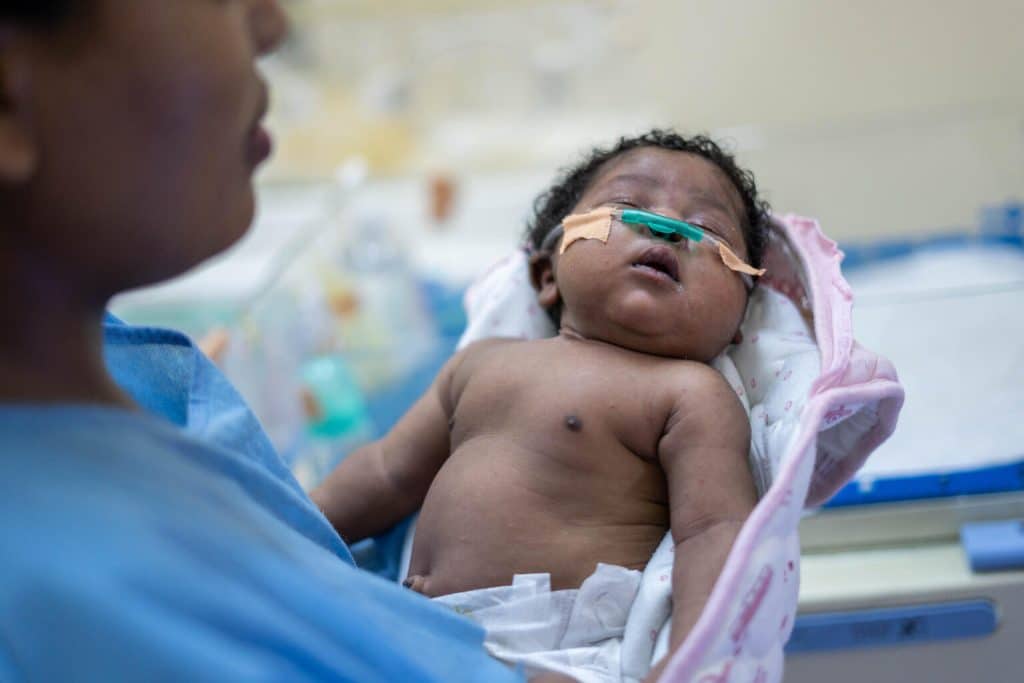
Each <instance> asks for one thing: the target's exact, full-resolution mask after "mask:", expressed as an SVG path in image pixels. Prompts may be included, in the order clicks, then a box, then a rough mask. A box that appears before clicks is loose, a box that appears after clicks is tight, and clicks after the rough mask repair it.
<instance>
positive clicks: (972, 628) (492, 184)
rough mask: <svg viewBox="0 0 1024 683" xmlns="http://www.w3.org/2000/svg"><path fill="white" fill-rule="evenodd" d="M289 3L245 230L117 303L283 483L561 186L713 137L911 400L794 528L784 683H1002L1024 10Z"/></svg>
mask: <svg viewBox="0 0 1024 683" xmlns="http://www.w3.org/2000/svg"><path fill="white" fill-rule="evenodd" d="M285 8H286V11H287V12H288V14H289V15H290V19H291V21H292V27H291V31H290V34H289V36H288V38H287V40H286V42H285V43H284V45H283V46H282V48H281V50H280V51H279V52H278V53H276V54H274V55H272V56H270V57H268V58H266V59H265V60H264V62H263V63H262V65H261V66H262V68H263V70H264V72H265V74H266V76H267V79H268V81H269V82H270V85H271V88H272V91H273V101H272V105H271V109H270V114H269V117H268V128H269V129H270V130H271V131H272V133H273V136H274V141H275V142H274V148H275V151H274V156H273V158H272V160H271V161H270V162H269V163H268V164H267V165H266V166H265V167H264V168H263V169H262V170H261V171H260V174H259V176H258V178H257V188H258V194H259V208H258V215H257V218H256V222H255V224H254V226H253V228H252V229H251V231H250V232H249V233H248V234H247V236H246V237H245V238H244V239H243V240H242V241H241V242H240V243H238V244H237V245H235V246H234V247H233V248H232V249H231V250H229V251H228V252H226V253H224V254H222V255H220V256H218V257H216V258H215V259H214V260H212V261H210V262H207V263H205V264H203V265H201V266H200V267H198V268H197V269H195V270H193V271H191V272H189V273H187V274H185V275H184V276H182V277H179V278H177V279H174V280H172V281H170V282H166V283H163V284H160V285H158V286H154V287H149V288H146V289H143V290H138V291H134V292H130V293H128V294H125V295H122V296H120V297H119V298H117V299H116V300H115V301H114V302H113V305H112V311H113V313H114V314H116V315H117V316H118V317H120V318H122V319H124V320H126V321H127V322H130V323H134V324H150V325H159V326H166V327H173V328H176V329H179V330H182V331H184V332H186V333H187V334H188V335H190V337H192V338H193V339H194V340H196V341H197V343H199V344H200V345H201V347H202V348H203V350H204V351H205V352H206V353H207V354H208V355H209V356H210V357H211V358H212V359H213V360H214V361H215V363H216V364H217V365H218V367H219V368H220V369H221V370H223V371H224V373H225V374H226V375H227V376H228V378H229V379H230V380H231V381H232V382H233V383H234V384H235V386H237V387H238V389H239V390H240V392H241V393H242V395H243V396H244V397H245V399H246V400H247V401H248V402H249V404H250V405H251V406H252V408H253V409H254V412H255V413H256V415H257V416H258V417H259V419H260V421H261V422H262V424H263V426H264V428H265V429H266V431H267V434H268V435H269V436H270V438H271V440H272V442H273V444H274V446H275V447H276V448H277V450H278V451H279V453H280V454H281V457H282V458H283V459H284V461H285V462H286V464H287V465H288V466H289V467H290V468H291V470H292V472H293V473H294V474H295V476H296V477H297V479H298V480H299V482H300V483H301V484H302V486H303V487H305V488H306V489H307V490H311V489H312V488H313V487H315V486H316V485H317V484H319V483H320V482H321V481H323V479H324V477H325V476H326V475H327V473H328V472H330V471H331V470H332V469H333V468H334V467H335V466H336V465H337V464H338V463H340V462H342V461H344V459H345V458H346V456H347V455H349V454H350V453H351V452H352V451H353V450H355V449H356V448H358V447H359V446H361V445H364V444H366V443H369V442H370V441H372V440H374V439H376V438H378V437H380V436H381V435H383V434H385V433H386V432H387V431H388V429H389V428H390V427H392V426H393V425H394V424H395V422H396V421H397V420H398V419H399V417H400V416H401V415H403V414H404V413H405V411H406V410H407V409H408V408H409V407H410V406H411V405H412V404H413V402H414V401H415V400H416V399H417V398H418V397H419V396H420V395H421V394H422V393H423V392H424V391H425V390H426V389H427V387H429V386H430V384H431V382H432V381H433V379H434V377H435V375H436V374H437V372H438V370H439V369H440V368H441V367H442V365H443V364H444V363H445V361H446V360H447V359H448V358H450V357H451V356H452V354H453V353H454V352H455V350H456V347H457V346H458V345H459V341H460V338H462V337H463V335H464V333H465V332H466V329H467V324H468V323H469V317H468V316H469V314H468V313H467V309H466V303H467V301H468V300H469V299H467V291H469V292H472V291H473V289H472V287H473V285H474V283H475V282H476V283H479V282H480V281H481V280H482V279H486V278H487V276H488V274H489V273H492V272H493V271H494V268H495V264H500V263H501V262H502V259H506V258H508V257H509V255H510V254H514V253H516V252H517V250H518V249H519V248H520V247H521V246H522V244H523V240H524V231H525V229H526V225H527V222H528V220H529V219H530V217H531V212H532V210H533V202H534V199H535V198H536V197H537V196H538V195H539V194H540V193H541V192H542V191H544V190H545V189H546V188H547V187H549V186H550V184H551V182H552V180H553V179H554V178H555V177H556V176H557V174H558V172H559V170H560V169H564V168H566V167H569V166H571V165H573V164H576V163H577V162H579V161H580V160H581V159H582V158H584V156H585V155H586V154H587V153H589V151H590V150H591V149H592V148H594V147H596V146H597V147H600V146H608V145H609V144H611V143H614V142H615V141H616V140H617V139H618V138H620V137H622V136H628V135H636V134H639V133H642V132H644V131H647V130H649V129H652V128H667V129H674V130H677V131H679V132H681V133H685V134H697V133H706V134H708V135H710V136H711V137H712V138H714V139H715V140H717V141H719V142H720V143H722V144H723V145H724V146H725V147H726V148H727V149H728V150H729V151H730V152H732V153H734V154H735V155H736V157H737V160H738V162H739V163H740V164H741V165H742V166H743V167H744V168H748V169H750V170H751V171H752V172H753V174H754V176H755V177H756V180H757V184H758V188H759V190H760V191H761V193H762V194H763V196H764V197H765V198H766V199H767V200H768V201H769V202H770V204H771V207H772V209H773V212H774V214H775V216H776V217H777V218H778V220H779V221H780V222H779V223H778V224H779V225H780V226H781V225H784V224H785V225H789V226H791V228H790V230H791V232H790V233H788V234H790V235H791V236H792V235H795V234H798V233H797V232H793V230H797V229H798V228H799V229H801V230H805V232H803V233H799V234H807V233H806V230H810V229H811V228H807V227H806V226H808V225H812V223H811V221H816V222H817V225H818V226H820V229H821V231H822V232H823V233H824V235H826V236H827V238H828V239H829V240H833V241H835V243H836V244H837V245H838V249H839V250H840V251H841V252H842V254H843V255H844V257H843V260H842V265H841V272H842V277H843V278H845V282H846V283H848V287H849V291H850V292H852V336H853V339H855V340H856V345H858V346H855V347H854V349H855V350H856V349H857V348H860V347H863V348H864V349H869V350H870V351H871V352H873V353H874V354H878V356H877V358H882V359H887V361H885V360H883V361H878V362H879V363H884V362H888V363H891V366H892V367H893V368H895V372H896V373H897V375H898V383H899V385H900V386H901V387H902V391H903V392H905V399H904V400H903V403H902V406H901V407H899V406H897V407H895V408H894V407H893V405H889V406H888V409H889V412H890V413H891V415H892V419H893V420H895V422H894V423H893V424H894V425H895V429H894V430H893V431H892V434H891V436H889V437H888V438H887V439H884V442H883V443H881V444H880V445H878V447H877V448H874V449H873V452H872V453H871V454H870V456H869V457H868V458H867V459H866V461H865V462H864V464H863V465H861V466H860V468H859V470H858V471H856V472H855V473H854V472H850V473H849V475H848V477H847V478H848V481H847V482H845V483H843V485H842V486H838V485H837V486H836V487H834V488H835V489H836V490H834V491H832V490H830V491H829V497H828V499H827V500H823V501H820V502H819V501H814V504H813V505H810V506H808V507H806V508H805V509H804V510H803V511H802V513H801V517H800V519H799V553H798V555H799V594H798V595H799V597H798V600H797V607H796V618H795V622H794V623H792V624H787V625H786V627H785V628H784V629H783V630H785V631H786V632H787V633H788V642H787V643H786V645H785V650H784V651H785V674H784V679H783V680H785V681H787V682H791V683H810V682H813V681H823V680H828V681H830V682H831V683H846V682H847V681H849V682H851V683H852V682H853V681H857V682H861V681H913V682H918V681H920V682H931V681H969V680H991V681H1007V682H1009V681H1019V680H1024V674H1021V673H1020V668H1019V664H1018V663H1017V662H1018V661H1019V658H1018V656H1017V652H1016V650H1015V648H1016V647H1018V646H1019V644H1020V643H1024V343H1022V341H1021V340H1022V339H1024V75H1022V66H1024V39H1022V36H1024V34H1022V29H1024V3H1022V2H1020V0H970V1H968V0H939V1H934V0H933V1H931V2H926V1H925V0H899V1H897V2H891V1H886V2H883V1H882V0H863V1H862V2H856V3H848V2H847V3H841V2H834V1H832V2H812V1H811V0H738V1H737V2H728V3H725V2H712V1H711V0H628V1H627V0H515V1H514V2H513V1H510V0H291V1H290V2H287V3H285ZM800 217H802V218H800ZM792 226H797V227H796V228H793V227H792ZM801 226H802V227H801ZM781 229H782V228H780V230H781ZM780 239H781V238H780ZM815 244H816V245H819V244H824V243H823V242H821V243H819V242H815ZM822 248H823V249H825V251H826V252H827V253H834V252H831V251H828V249H831V247H829V246H828V245H826V246H825V247H822ZM795 258H796V260H797V261H798V262H799V259H800V257H799V256H797V257H795ZM804 265H805V266H806V263H804ZM798 266H799V263H798ZM770 267H771V264H769V268H770ZM499 268H500V266H499ZM797 269H798V270H799V267H798V268H797ZM837 272H838V271H837ZM769 276H770V274H769ZM798 279H799V278H798ZM835 279H836V278H834V277H833V278H832V279H831V281H830V282H829V283H828V284H829V286H831V285H833V284H835V283H834V280H835ZM803 284H804V287H805V288H806V292H804V295H805V298H807V297H810V298H813V296H814V295H815V293H817V292H819V290H818V289H817V285H813V286H812V284H809V283H808V282H807V281H805V282H803ZM764 286H769V287H770V286H771V281H766V282H765V283H764ZM846 286H847V285H846V284H845V283H840V285H836V287H838V290H839V291H841V292H843V291H846V290H845V287H846ZM470 299H471V297H470ZM837 301H840V303H842V302H843V301H846V299H844V298H843V297H842V296H839V298H838V299H837ZM811 303H812V304H813V303H814V302H811ZM812 308H813V311H814V313H813V318H814V319H813V320H812V319H811V318H810V317H807V319H808V320H809V326H810V327H809V329H810V330H814V331H816V332H820V330H822V329H824V328H823V326H824V325H826V324H827V321H823V320H821V319H820V318H819V316H820V310H821V309H819V308H817V307H813V306H812ZM810 315H812V314H808V316H810ZM830 334H831V332H830ZM818 337H819V339H818V340H817V341H818V342H821V339H820V334H818ZM837 339H838V340H839V341H837V343H839V342H841V341H842V335H838V336H837ZM812 346H813V345H812ZM822 348H824V346H823V345H822ZM814 358H815V359H816V360H815V362H817V359H818V358H819V357H818V355H815V356H814ZM815 367H816V373H817V372H818V367H817V366H815ZM741 370H742V368H741ZM820 372H822V373H823V372H824V370H821V371H820ZM741 374H742V373H741ZM775 374H776V376H778V374H779V373H778V372H776V373H775ZM808 391H810V389H809V390H808ZM751 400H752V401H753V398H752V399H751ZM812 405H814V404H813V402H812V401H808V402H807V403H806V405H805V404H804V403H802V402H798V405H797V406H796V410H797V411H799V410H801V409H802V410H804V411H807V410H809V409H810V408H811V406H812ZM850 406H852V404H850ZM832 407H833V408H836V406H832ZM860 408H861V406H860V405H858V406H856V407H850V410H851V411H857V410H860ZM750 409H751V411H752V412H751V414H752V415H753V411H754V410H755V408H754V407H753V406H751V407H750ZM786 410H787V411H789V410H790V407H789V405H788V404H787V407H786ZM845 410H846V408H845V407H844V406H839V407H838V412H837V413H835V415H836V417H835V419H836V420H842V419H844V418H845V417H846V413H845V412H844V411H845ZM872 411H877V412H878V413H882V412H884V410H883V409H882V408H879V407H869V408H868V409H866V410H865V411H862V412H868V413H870V414H871V415H870V416H875V417H877V415H876V414H875V412H872ZM896 413H898V420H897V419H896V417H895V416H896ZM861 414H862V413H861ZM829 415H832V413H829ZM829 419H831V418H829ZM766 420H767V418H766ZM828 424H829V425H831V423H828ZM822 430H824V427H822ZM822 434H824V431H822ZM823 438H824V437H823ZM784 468H785V462H783V469H784ZM370 545H371V546H372V543H371V544H370ZM378 545H379V543H378ZM356 550H357V551H358V549H356ZM363 550H364V552H365V556H366V557H370V558H371V559H370V560H369V561H370V562H371V563H372V562H373V561H374V560H373V559H372V558H373V557H376V555H375V553H378V551H380V550H381V549H380V548H373V547H367V548H364V549H363ZM356 554H357V558H358V557H359V552H356ZM378 554H379V553H378ZM769 577H770V575H769ZM789 629H791V630H789ZM701 680H703V679H701ZM709 680H710V679H709ZM714 680H719V679H714ZM721 680H740V679H739V678H736V679H729V678H727V677H725V678H722V679H721ZM750 680H753V679H750Z"/></svg>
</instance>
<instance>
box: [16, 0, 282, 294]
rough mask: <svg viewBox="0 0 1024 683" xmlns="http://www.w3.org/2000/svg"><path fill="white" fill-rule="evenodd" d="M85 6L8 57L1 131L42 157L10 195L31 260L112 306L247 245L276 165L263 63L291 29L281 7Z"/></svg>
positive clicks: (235, 1)
mask: <svg viewBox="0 0 1024 683" xmlns="http://www.w3.org/2000/svg"><path fill="white" fill-rule="evenodd" d="M88 2H89V4H90V5H91V11H89V12H88V13H87V16H84V17H83V18H75V19H73V20H72V21H71V22H69V24H74V25H73V26H72V25H69V26H66V27H64V28H61V29H57V30H56V31H53V32H50V33H46V34H32V33H31V32H29V31H27V30H25V31H23V32H22V34H21V40H20V41H13V42H12V41H10V40H9V41H8V42H7V44H6V46H7V47H8V48H11V47H12V46H13V47H14V48H15V49H14V51H13V52H12V50H11V49H8V53H7V54H6V55H3V56H2V57H3V59H6V60H7V62H6V66H7V70H6V74H5V76H6V83H4V84H3V85H4V86H5V88H6V89H7V90H8V93H6V94H7V95H8V97H7V100H8V102H9V104H8V105H7V107H8V110H7V111H5V112H4V116H13V115H16V122H17V123H18V124H19V125H23V127H24V130H25V131H26V135H27V136H28V137H27V139H28V141H29V143H30V144H31V145H32V151H33V153H34V155H35V156H34V163H33V166H32V171H31V173H29V174H26V176H25V177H24V178H23V179H21V180H20V181H19V182H14V183H12V182H11V181H10V178H5V179H0V180H2V182H3V183H4V185H6V187H4V188H3V202H4V206H5V208H9V209H11V210H12V211H13V215H14V217H15V221H16V222H17V223H18V224H20V225H21V226H22V228H21V229H20V230H19V232H20V236H15V237H13V238H12V239H15V240H19V241H21V242H22V244H21V246H22V247H23V251H27V252H32V251H33V250H34V251H36V252H37V253H39V254H41V255H43V256H44V259H43V260H47V259H48V260H50V261H51V262H52V263H54V264H55V270H57V271H59V272H62V273H68V274H69V276H70V275H71V274H73V275H74V276H75V277H81V278H86V279H84V280H82V281H83V282H86V281H88V282H92V283H96V285H97V286H98V287H99V288H100V289H99V290H98V291H105V292H106V293H107V294H113V293H115V292H116V291H120V290H122V289H126V288H130V287H135V286H139V285H143V284H147V283H151V282H154V281H158V280H161V279H164V278H167V277H170V276H173V275H175V274H178V273H180V272H182V271H183V270H186V269H188V268H189V267H191V266H193V265H195V264H197V263H199V262H200V261H202V260H204V259H206V258H209V257H210V256H212V255H214V254H216V253H218V252H220V251H222V250H224V249H225V248H227V247H228V246H230V245H231V244H233V243H234V242H235V241H236V240H238V239H239V237H241V236H242V235H243V234H244V233H245V231H246V229H247V228H248V226H249V224H250V223H251V221H252V219H253V215H254V206H255V199H254V193H253V184H252V176H253V172H254V170H255V169H256V167H257V166H258V165H259V164H260V163H261V162H262V161H264V160H265V159H266V158H267V156H268V155H269V154H270V139H269V137H268V135H267V133H266V131H265V130H264V129H263V128H262V126H261V119H262V117H263V114H264V113H265V111H266V107H267V88H266V84H265V83H264V82H263V80H262V79H261V78H260V76H259V74H258V73H257V69H256V65H255V60H256V58H257V57H258V56H260V55H263V54H266V53H267V52H269V51H271V50H272V49H273V48H274V47H275V46H276V45H277V44H278V43H279V41H280V40H281V38H282V36H283V34H284V32H285V30H286V24H285V20H284V17H283V16H282V14H281V10H280V8H279V6H278V4H277V0H88ZM18 50H20V52H18ZM0 152H2V150H0ZM2 229H4V228H2V227H0V230H2ZM6 237H10V236H6Z"/></svg>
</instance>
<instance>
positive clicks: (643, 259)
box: [633, 247, 679, 282]
mask: <svg viewBox="0 0 1024 683" xmlns="http://www.w3.org/2000/svg"><path fill="white" fill-rule="evenodd" d="M633 267H634V268H645V269H647V270H652V271H655V272H657V273H661V274H662V275H664V276H666V277H668V278H669V279H670V280H672V281H673V282H679V262H678V261H676V255H675V252H673V251H672V250H671V249H669V248H668V247H652V248H651V249H648V250H647V251H645V252H644V253H643V254H642V255H641V256H640V258H639V259H637V260H636V261H634V262H633Z"/></svg>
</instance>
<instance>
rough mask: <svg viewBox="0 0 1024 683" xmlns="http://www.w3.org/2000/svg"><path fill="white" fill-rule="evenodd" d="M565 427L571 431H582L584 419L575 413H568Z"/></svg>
mask: <svg viewBox="0 0 1024 683" xmlns="http://www.w3.org/2000/svg"><path fill="white" fill-rule="evenodd" d="M565 427H566V429H568V430H569V431H570V432H582V431H583V420H581V419H580V418H578V417H576V416H575V415H567V416H566V418H565Z"/></svg>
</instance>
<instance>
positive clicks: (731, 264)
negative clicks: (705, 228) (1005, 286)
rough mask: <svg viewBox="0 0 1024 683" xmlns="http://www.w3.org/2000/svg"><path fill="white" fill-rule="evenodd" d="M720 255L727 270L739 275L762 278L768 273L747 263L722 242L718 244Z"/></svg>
mask: <svg viewBox="0 0 1024 683" xmlns="http://www.w3.org/2000/svg"><path fill="white" fill-rule="evenodd" d="M718 255H719V256H720V257H721V258H722V263H724V264H725V267H726V268H728V269H729V270H734V271H736V272H737V273H743V274H744V275H752V276H754V277H761V276H762V275H764V274H765V273H766V272H767V271H766V270H765V269H764V268H755V267H754V266H752V265H750V264H749V263H746V262H745V261H744V260H743V259H741V258H740V257H739V256H737V255H736V254H734V253H733V251H732V249H730V248H729V247H727V246H725V245H724V244H723V243H721V242H718Z"/></svg>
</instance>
